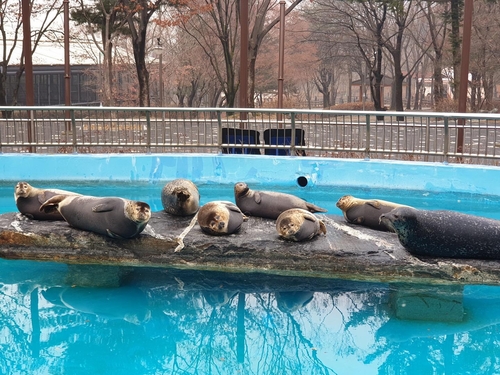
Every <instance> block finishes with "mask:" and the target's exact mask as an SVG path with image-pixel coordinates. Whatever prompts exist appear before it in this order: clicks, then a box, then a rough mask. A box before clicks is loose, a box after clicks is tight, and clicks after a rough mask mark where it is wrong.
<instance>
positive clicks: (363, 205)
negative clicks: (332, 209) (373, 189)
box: [337, 195, 409, 231]
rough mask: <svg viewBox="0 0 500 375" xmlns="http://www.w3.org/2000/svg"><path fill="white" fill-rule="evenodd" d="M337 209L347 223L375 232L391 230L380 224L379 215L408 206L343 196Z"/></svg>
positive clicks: (338, 202)
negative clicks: (374, 230)
mask: <svg viewBox="0 0 500 375" xmlns="http://www.w3.org/2000/svg"><path fill="white" fill-rule="evenodd" d="M337 207H338V208H339V209H340V210H341V211H342V213H343V214H344V218H345V220H346V221H347V222H348V223H351V224H358V225H362V226H365V227H368V228H371V229H376V230H382V231H391V228H388V227H387V225H385V224H384V223H382V222H380V215H382V214H385V213H388V212H390V211H392V210H393V209H395V208H397V207H409V206H406V205H402V204H398V203H394V202H388V201H383V200H380V199H361V198H356V197H353V196H352V195H344V196H343V197H341V198H340V199H339V200H338V201H337Z"/></svg>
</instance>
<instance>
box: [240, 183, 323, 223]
mask: <svg viewBox="0 0 500 375" xmlns="http://www.w3.org/2000/svg"><path fill="white" fill-rule="evenodd" d="M234 197H235V201H236V205H237V206H238V207H239V208H240V210H241V211H242V212H243V213H244V214H245V215H250V216H258V217H264V218H268V219H273V220H276V219H277V218H278V216H280V214H281V213H282V212H283V211H286V210H289V209H291V208H302V209H304V210H307V211H310V212H326V210H325V209H324V208H321V207H319V206H316V205H314V204H312V203H309V202H306V201H305V200H304V199H302V198H299V197H297V196H295V195H292V194H287V193H280V192H275V191H257V190H251V189H250V188H249V187H248V185H247V184H246V183H244V182H238V183H236V184H235V185H234Z"/></svg>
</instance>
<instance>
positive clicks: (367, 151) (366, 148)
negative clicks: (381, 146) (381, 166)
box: [365, 115, 371, 160]
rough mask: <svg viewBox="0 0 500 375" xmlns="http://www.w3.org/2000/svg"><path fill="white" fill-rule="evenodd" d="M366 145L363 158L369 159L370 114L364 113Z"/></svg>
mask: <svg viewBox="0 0 500 375" xmlns="http://www.w3.org/2000/svg"><path fill="white" fill-rule="evenodd" d="M365 118H366V147H365V159H366V160H369V159H370V138H371V134H370V131H371V130H370V115H366V117H365Z"/></svg>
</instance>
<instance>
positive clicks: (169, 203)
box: [161, 178, 200, 216]
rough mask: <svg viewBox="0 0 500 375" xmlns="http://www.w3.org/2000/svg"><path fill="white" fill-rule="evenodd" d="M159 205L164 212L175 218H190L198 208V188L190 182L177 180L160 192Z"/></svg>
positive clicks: (182, 179) (181, 179)
mask: <svg viewBox="0 0 500 375" xmlns="http://www.w3.org/2000/svg"><path fill="white" fill-rule="evenodd" d="M161 203H162V205H163V208H164V210H165V211H166V212H168V213H169V214H172V215H176V216H190V215H194V214H195V213H196V212H198V209H199V208H200V193H199V191H198V187H197V186H196V185H195V184H194V183H193V182H192V181H190V180H186V179H184V178H178V179H176V180H173V181H170V182H169V183H167V184H166V185H165V186H164V187H163V189H162V191H161Z"/></svg>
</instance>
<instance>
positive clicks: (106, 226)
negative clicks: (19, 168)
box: [40, 194, 151, 239]
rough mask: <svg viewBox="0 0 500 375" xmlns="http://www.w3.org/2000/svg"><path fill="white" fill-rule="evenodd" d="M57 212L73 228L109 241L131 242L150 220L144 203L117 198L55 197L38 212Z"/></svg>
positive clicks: (149, 212) (149, 213) (147, 207)
mask: <svg viewBox="0 0 500 375" xmlns="http://www.w3.org/2000/svg"><path fill="white" fill-rule="evenodd" d="M54 210H57V211H59V213H60V214H61V215H62V217H63V218H64V220H66V221H67V222H68V224H69V225H71V226H72V227H75V228H78V229H83V230H87V231H90V232H95V233H99V234H103V235H106V236H109V237H112V238H119V239H123V238H133V237H136V236H137V235H138V234H139V233H141V232H142V231H143V230H144V228H145V227H146V225H147V223H148V221H149V219H150V218H151V208H150V207H149V205H148V204H147V203H144V202H139V201H132V200H128V199H124V198H118V197H93V196H88V195H79V196H75V195H62V194H61V195H56V196H54V197H52V198H50V199H49V200H47V201H46V202H45V203H43V204H42V205H41V206H40V211H44V212H50V211H54Z"/></svg>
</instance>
